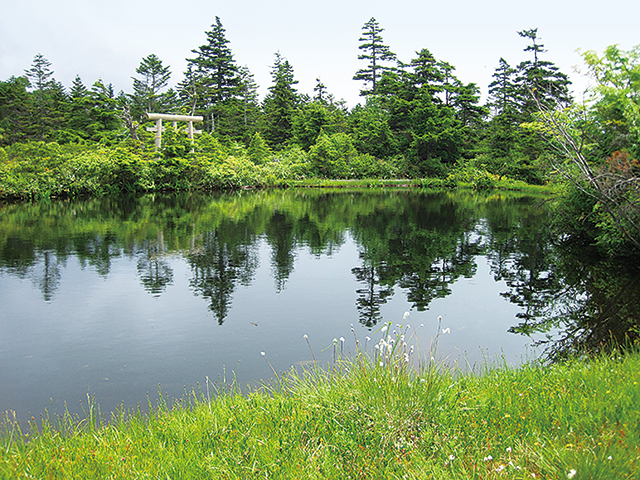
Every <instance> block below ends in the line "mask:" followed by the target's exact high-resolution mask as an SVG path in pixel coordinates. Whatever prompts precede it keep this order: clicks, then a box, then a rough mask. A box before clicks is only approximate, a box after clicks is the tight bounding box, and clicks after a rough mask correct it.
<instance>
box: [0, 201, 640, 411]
mask: <svg viewBox="0 0 640 480" xmlns="http://www.w3.org/2000/svg"><path fill="white" fill-rule="evenodd" d="M545 205H546V203H545V201H544V198H534V197H524V196H504V195H500V194H493V195H479V194H471V193H425V192H418V191H415V190H414V191H409V190H403V189H389V190H382V189H381V190H351V191H349V190H341V191H336V190H333V191H328V190H312V189H305V190H286V191H282V190H270V191H258V192H251V191H242V192H237V193H232V194H218V195H204V194H166V195H149V196H143V197H122V198H96V199H85V200H68V201H55V202H47V203H30V204H19V205H3V206H0V305H1V309H0V412H5V411H11V412H15V414H16V416H17V418H19V419H22V420H24V419H28V418H30V416H31V415H34V416H35V417H36V418H38V417H39V415H40V414H42V413H43V412H44V411H45V409H46V410H47V411H49V412H50V413H61V412H62V411H64V409H65V408H67V409H68V410H69V411H71V412H72V413H77V412H82V409H83V408H86V406H87V399H88V397H92V398H95V400H96V401H97V402H98V403H99V404H100V406H101V409H102V411H103V412H109V411H113V410H115V409H116V408H117V407H118V406H119V405H120V404H124V405H125V406H127V407H135V406H136V405H138V404H141V405H142V407H143V408H144V407H146V406H147V405H148V402H149V401H150V402H152V403H154V402H155V401H156V398H157V395H158V391H159V389H160V388H161V390H162V392H163V396H165V398H167V399H174V398H177V397H180V396H181V395H183V393H184V392H185V390H186V391H192V390H193V389H197V388H201V389H202V390H204V386H205V385H206V383H207V379H208V380H209V381H210V382H213V383H216V384H217V385H222V384H229V383H230V382H232V381H235V382H237V385H239V386H240V387H243V386H245V385H252V386H256V385H259V384H260V381H262V380H269V379H270V378H271V377H272V370H271V366H270V365H269V363H268V362H267V361H266V360H269V362H270V364H271V365H272V366H273V368H275V369H276V370H277V371H286V370H289V369H290V368H292V367H296V366H306V365H309V364H310V363H311V362H312V359H313V358H315V359H316V360H317V361H318V362H320V363H323V364H326V363H328V362H331V361H332V359H333V356H334V347H333V345H334V339H336V338H340V337H343V338H345V339H346V341H345V344H344V345H345V347H344V348H345V350H346V351H347V353H353V351H354V349H355V340H354V336H355V337H357V338H358V339H360V340H361V341H362V339H364V338H365V337H367V336H371V337H375V336H376V334H377V335H378V337H379V329H380V327H381V326H382V325H383V324H384V323H385V322H392V323H393V324H395V323H399V324H407V323H410V324H411V325H412V327H413V329H414V330H412V331H415V332H416V337H415V338H416V341H417V345H418V349H419V351H420V355H422V356H426V355H431V352H430V345H431V341H432V340H433V338H434V337H435V336H436V335H437V334H438V333H439V332H440V334H441V335H440V336H439V338H438V348H437V351H436V352H435V353H434V355H435V357H437V360H438V361H439V362H443V363H446V364H449V365H459V366H460V367H461V368H463V369H468V368H482V366H483V365H484V364H485V362H486V361H490V362H495V361H500V362H505V363H507V364H510V365H516V364H519V363H521V362H523V361H527V360H531V359H534V358H536V357H537V356H539V355H540V353H541V350H540V348H533V347H532V345H533V344H534V343H535V342H536V341H540V340H545V338H546V336H547V335H550V334H554V333H558V332H560V335H559V337H558V340H557V343H556V344H554V345H555V346H558V345H559V347H557V351H561V350H562V349H563V348H567V345H570V344H573V343H576V342H579V341H581V339H583V340H584V325H583V324H584V322H585V321H588V320H585V319H586V318H587V316H586V315H585V312H586V311H588V312H591V313H592V311H593V302H592V303H591V304H590V303H589V302H590V301H591V300H592V299H593V294H592V292H591V290H589V288H587V287H589V285H586V283H588V279H587V278H585V277H584V276H580V275H585V269H586V268H587V267H586V266H585V263H584V262H582V263H580V264H579V266H578V270H580V269H581V270H580V272H581V273H580V272H579V273H576V272H574V270H575V268H573V266H574V265H575V264H576V262H575V257H567V258H568V259H567V260H562V258H564V257H562V253H561V251H560V249H559V248H557V247H555V245H556V243H557V242H556V241H555V239H553V238H552V237H551V233H550V228H549V215H548V213H547V211H546V206H545ZM567 266H571V268H568V267H567ZM610 268H617V267H610ZM590 271H591V270H590ZM615 271H616V275H618V276H619V272H620V271H619V269H616V270H615ZM572 272H573V273H572ZM572 275H573V277H572ZM634 275H635V274H634ZM598 278H601V276H599V277H598ZM625 278H627V277H625ZM567 279H569V280H567ZM625 282H626V283H625ZM619 283H621V285H620V287H619V288H625V289H627V290H625V291H627V292H629V291H630V292H636V293H637V292H638V281H637V275H636V276H635V277H634V276H633V275H632V276H631V277H629V280H628V281H622V282H619ZM591 287H593V286H591ZM591 287H590V288H591ZM634 289H635V290H634ZM609 290H611V289H609ZM616 295H617V293H616V291H613V292H608V294H607V295H601V296H600V297H603V298H604V297H607V298H609V297H611V296H613V297H615V296H616ZM618 296H619V295H618ZM600 297H598V298H600ZM638 297H640V296H639V295H637V294H636V295H635V298H638ZM580 299H582V300H583V301H582V303H580ZM598 301H600V303H602V301H601V299H600V300H598ZM636 307H637V305H635V304H631V305H627V306H626V307H625V308H627V310H628V311H629V312H634V309H636ZM585 309H586V310H585ZM406 311H408V312H410V316H409V317H408V318H407V319H404V318H403V317H404V312H406ZM637 311H640V309H638V310H635V312H637ZM560 313H561V314H562V315H561V316H560ZM571 315H573V317H571ZM581 315H582V316H581ZM632 316H633V315H632ZM439 317H441V319H439ZM560 317H561V318H562V320H561V321H560V320H558V319H559V318H560ZM569 317H571V318H572V320H571V321H570V322H569V323H567V324H562V322H564V321H565V320H566V319H567V318H569ZM591 317H592V316H590V317H588V318H591ZM629 318H631V317H629ZM634 318H635V317H634ZM635 321H636V320H634V319H632V320H631V322H632V323H633V322H635ZM580 322H582V323H580ZM352 328H353V331H352V330H351V329H352ZM607 328H609V330H611V328H610V327H607ZM571 329H573V330H571ZM443 330H444V331H446V332H448V333H447V334H442V331H443ZM305 335H307V337H308V339H309V343H310V345H311V349H310V348H309V345H308V344H307V342H306V341H305V339H304V336H305ZM581 335H582V336H581ZM587 340H588V339H587ZM587 340H584V341H585V342H586V341H587ZM563 342H564V343H563ZM572 342H573V343H572ZM262 352H264V353H265V358H263V356H262V355H261V353H262Z"/></svg>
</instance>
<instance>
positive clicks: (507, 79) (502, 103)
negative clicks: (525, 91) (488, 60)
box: [487, 58, 519, 115]
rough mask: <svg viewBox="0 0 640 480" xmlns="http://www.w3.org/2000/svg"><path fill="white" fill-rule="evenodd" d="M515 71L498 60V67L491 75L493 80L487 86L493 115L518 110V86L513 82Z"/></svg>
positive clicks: (501, 60) (489, 105)
mask: <svg viewBox="0 0 640 480" xmlns="http://www.w3.org/2000/svg"><path fill="white" fill-rule="evenodd" d="M515 73H516V70H515V69H514V68H512V67H511V66H510V65H509V63H508V62H507V61H506V60H505V59H504V58H500V62H499V65H498V67H497V68H496V69H495V71H494V73H493V78H494V80H493V81H492V82H491V83H490V84H489V102H488V103H487V106H488V107H490V108H491V109H492V111H493V114H494V115H502V114H504V113H507V112H515V111H517V110H518V108H519V99H518V91H517V90H518V86H517V85H516V81H515Z"/></svg>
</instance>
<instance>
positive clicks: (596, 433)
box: [0, 352, 640, 479]
mask: <svg viewBox="0 0 640 480" xmlns="http://www.w3.org/2000/svg"><path fill="white" fill-rule="evenodd" d="M639 380H640V353H638V352H635V353H630V354H627V355H624V356H616V355H613V356H608V357H601V358H598V359H595V360H589V361H573V362H570V363H566V364H559V365H555V366H550V367H542V366H536V365H528V366H523V367H520V368H517V369H510V368H506V367H503V368H499V369H495V370H493V369H487V371H486V372H484V373H483V375H472V374H461V373H459V372H446V371H442V370H440V371H438V370H436V369H431V370H426V371H423V372H422V373H420V374H418V373H417V372H416V371H415V370H411V369H407V368H403V367H402V365H401V364H400V363H397V362H396V363H395V364H392V365H384V366H380V365H379V364H377V363H374V362H371V361H365V360H363V359H362V358H357V359H355V360H352V361H350V362H342V363H338V365H337V366H336V367H335V368H333V369H331V370H328V371H314V372H312V373H308V374H307V375H304V376H302V375H293V374H292V375H290V376H287V377H286V378H284V377H283V378H281V379H280V383H279V384H278V386H277V387H273V388H267V387H265V388H263V389H262V390H261V391H257V392H253V393H250V394H248V395H240V394H237V393H234V392H227V393H219V394H218V395H217V397H216V398H215V399H213V400H212V401H211V402H207V401H206V394H204V395H195V394H194V395H193V398H191V400H190V401H187V400H185V401H184V402H183V403H181V404H176V405H174V406H173V407H171V408H169V407H166V406H164V407H163V406H161V407H159V408H157V409H155V410H153V411H152V413H151V414H149V415H147V414H141V413H132V414H127V415H125V414H123V413H120V414H118V415H115V416H114V417H113V418H112V420H111V421H110V422H109V424H108V425H106V424H104V425H96V423H97V422H96V420H95V418H94V417H95V415H94V414H93V413H92V412H89V415H88V418H87V419H86V420H83V421H81V422H79V423H78V422H76V421H74V420H72V419H70V418H66V419H62V421H61V422H60V424H59V425H58V429H53V428H50V427H45V428H40V429H39V430H38V431H34V430H33V427H32V431H31V432H30V433H29V435H28V436H25V435H24V434H23V433H21V431H20V428H19V426H18V425H16V424H10V423H8V424H7V425H6V429H5V432H4V434H3V435H2V441H0V477H1V478H53V479H57V478H149V479H151V478H153V479H156V478H162V479H165V478H171V479H178V478H194V479H195V478H197V479H202V478H216V479H234V478H254V477H255V478H341V479H342V478H381V479H390V478H409V479H423V478H447V479H449V478H461V479H462V478H464V479H467V478H534V477H535V478H554V479H556V478H575V479H579V478H590V479H594V478H598V479H607V478H611V479H621V478H638V477H637V475H638V472H639V471H640V449H639V448H640V411H639V410H640V386H639V385H638V381H639ZM196 397H199V398H196Z"/></svg>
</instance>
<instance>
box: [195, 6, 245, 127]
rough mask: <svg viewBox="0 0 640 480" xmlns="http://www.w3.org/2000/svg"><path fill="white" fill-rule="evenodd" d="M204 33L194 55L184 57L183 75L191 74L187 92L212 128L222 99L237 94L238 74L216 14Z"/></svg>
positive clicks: (219, 115) (221, 111)
mask: <svg viewBox="0 0 640 480" xmlns="http://www.w3.org/2000/svg"><path fill="white" fill-rule="evenodd" d="M205 33H206V35H207V43H206V44H205V45H201V46H200V47H198V48H197V49H195V50H192V52H193V53H195V54H196V57H195V58H192V59H187V62H188V65H187V69H188V70H187V73H188V75H187V73H185V77H187V78H188V77H191V78H188V80H189V83H188V88H189V89H190V90H189V92H188V93H187V95H188V96H189V98H190V100H192V101H194V102H195V105H196V110H198V109H199V110H202V111H203V113H205V114H206V115H207V117H208V122H209V129H210V131H212V132H213V131H215V130H216V126H217V124H218V123H219V122H220V121H221V119H222V117H224V115H225V103H226V102H227V101H228V100H230V99H232V98H235V97H236V96H237V95H238V88H239V85H240V74H239V69H238V66H237V65H236V63H235V60H234V59H233V55H232V53H231V49H230V48H229V46H228V44H229V40H227V38H226V35H225V29H224V28H223V27H222V23H221V22H220V18H219V17H216V20H215V23H214V24H213V25H211V30H210V31H208V32H205Z"/></svg>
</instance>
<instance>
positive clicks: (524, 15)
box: [0, 0, 640, 107]
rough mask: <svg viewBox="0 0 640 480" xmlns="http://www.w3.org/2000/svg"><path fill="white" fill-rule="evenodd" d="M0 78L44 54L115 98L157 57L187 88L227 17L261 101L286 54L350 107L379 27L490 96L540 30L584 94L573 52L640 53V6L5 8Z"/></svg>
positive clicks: (298, 2) (137, 1)
mask: <svg viewBox="0 0 640 480" xmlns="http://www.w3.org/2000/svg"><path fill="white" fill-rule="evenodd" d="M0 5H1V6H0V80H7V79H8V78H9V77H11V76H14V75H15V76H19V75H22V74H23V73H24V70H25V69H28V68H29V67H30V65H31V62H32V60H33V57H34V56H35V55H36V54H38V53H40V54H42V55H43V56H44V57H45V58H46V59H48V60H49V61H50V62H51V64H52V67H51V68H52V70H53V71H54V77H55V78H56V80H58V81H60V82H62V84H63V85H64V86H65V87H67V88H68V87H69V86H70V85H71V82H72V81H73V79H74V77H75V76H76V74H78V75H80V77H81V78H82V80H83V82H84V83H85V85H87V86H90V85H91V84H92V83H93V82H94V81H96V80H97V79H99V78H101V79H102V80H103V81H104V82H105V83H112V84H113V85H114V88H115V90H116V91H120V90H124V91H125V92H127V93H130V92H132V80H131V77H132V76H134V75H135V69H136V68H137V67H138V66H139V64H140V61H141V60H142V58H143V57H146V56H147V55H149V54H151V53H153V54H155V55H157V56H158V57H159V58H160V59H161V60H162V61H163V64H164V65H168V66H169V67H170V69H171V72H172V77H171V84H172V85H175V84H176V83H178V82H179V81H181V80H182V74H183V72H184V70H185V69H186V60H185V59H186V58H189V57H191V58H192V57H193V54H192V53H191V50H192V49H195V48H197V47H198V46H200V45H202V44H204V43H205V42H206V35H205V32H206V31H208V30H210V29H211V25H212V24H213V23H214V21H215V17H216V16H219V17H220V20H221V22H222V25H223V27H224V28H225V30H226V36H227V39H228V40H229V41H230V43H229V47H230V48H231V50H232V52H233V55H234V58H235V60H236V62H237V63H238V65H240V66H242V65H246V66H247V67H249V69H250V70H251V72H252V73H253V74H254V77H255V80H256V82H257V83H258V85H259V87H260V93H261V95H264V93H265V91H266V89H267V88H268V87H269V85H270V84H271V77H270V68H271V66H272V65H273V61H274V54H275V52H277V51H279V52H280V53H281V55H282V56H283V57H285V58H286V59H288V60H289V63H290V64H291V65H292V67H293V69H294V75H295V78H296V79H297V80H298V81H299V84H298V90H299V91H300V92H301V93H307V94H313V87H314V85H315V83H316V82H315V79H316V78H318V77H319V78H320V79H321V80H322V82H323V83H324V84H325V86H326V87H327V89H328V91H329V93H332V94H333V95H334V96H335V97H336V98H337V99H344V100H346V101H347V103H348V105H349V106H351V107H353V106H354V105H355V104H356V103H358V102H359V101H361V97H359V91H360V88H361V87H362V83H361V82H356V81H354V80H352V77H353V75H354V73H355V72H356V71H357V70H358V69H359V68H362V67H364V61H359V60H358V59H357V57H358V54H359V50H358V45H359V42H358V38H359V37H360V34H361V32H362V26H363V25H364V23H365V22H366V21H368V20H369V19H370V18H371V17H375V18H376V20H377V21H378V23H379V25H380V26H381V27H382V28H384V32H383V33H382V36H383V39H384V42H385V43H386V44H387V45H389V47H390V48H391V51H393V52H394V53H396V55H397V56H398V58H399V59H400V60H402V61H404V62H409V61H410V60H411V59H413V58H415V52H416V51H419V50H421V49H422V48H427V49H429V50H430V51H431V53H432V54H433V55H434V56H435V57H436V58H437V59H438V60H443V61H446V62H449V63H450V64H452V65H453V66H455V67H456V72H455V73H456V74H457V76H458V78H459V79H460V80H461V81H462V82H464V83H470V82H474V83H476V84H477V85H478V86H479V87H480V88H481V90H482V93H483V95H486V91H487V86H488V84H489V83H490V82H491V75H492V74H493V73H494V71H495V68H496V67H497V65H498V61H499V59H500V57H503V58H505V60H507V62H509V63H510V64H511V65H512V66H515V65H517V64H518V63H519V62H521V61H523V60H526V59H528V58H529V54H528V53H525V52H523V49H524V48H525V47H526V45H527V41H526V40H525V39H523V38H520V37H519V36H518V34H517V33H516V32H517V31H519V30H525V29H531V28H538V36H539V37H540V41H541V43H542V44H544V46H545V48H546V50H547V53H546V54H545V55H544V57H543V58H544V59H546V60H549V61H552V62H554V63H555V64H556V65H557V66H558V67H559V68H560V69H561V70H562V71H563V72H564V73H566V74H568V75H569V76H570V78H571V79H572V80H573V81H574V84H575V87H574V90H583V89H584V86H585V85H586V80H585V79H584V78H583V77H581V76H580V75H579V74H577V73H575V72H574V67H576V66H581V65H582V61H581V57H580V56H579V54H578V53H576V49H578V48H581V49H583V50H596V51H598V52H602V50H603V49H604V48H605V47H606V46H608V45H612V44H619V45H620V47H621V48H623V49H629V48H631V47H633V46H634V45H638V44H640V30H639V29H638V19H639V18H640V2H638V1H637V0H628V1H619V0H611V1H608V2H602V1H597V2H596V1H595V0H582V1H580V2H578V1H566V0H536V1H528V2H515V1H513V0H508V1H507V0H484V1H481V0H476V1H469V0H459V1H446V2H445V1H439V2H435V1H425V0H422V1H406V0H387V1H378V0H370V1H353V0H341V1H339V0H325V1H324V2H308V1H304V0H270V1H258V0H244V1H243V0H227V1H224V2H223V1H220V0H207V1H204V0H184V1H179V0H172V1H168V0H155V1H151V0H111V1H94V0H21V1H19V2H16V1H10V0H0Z"/></svg>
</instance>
